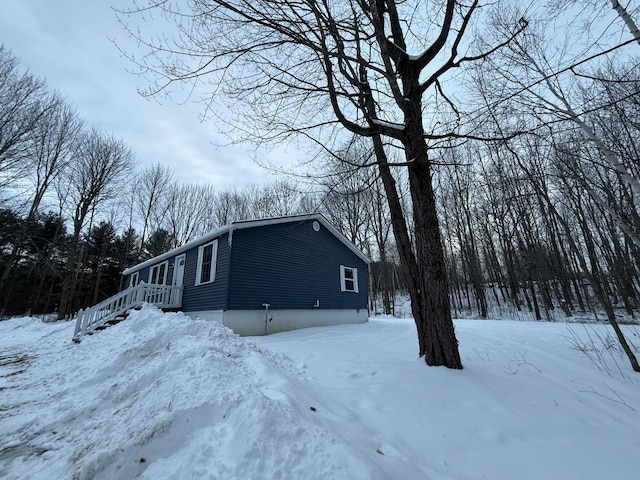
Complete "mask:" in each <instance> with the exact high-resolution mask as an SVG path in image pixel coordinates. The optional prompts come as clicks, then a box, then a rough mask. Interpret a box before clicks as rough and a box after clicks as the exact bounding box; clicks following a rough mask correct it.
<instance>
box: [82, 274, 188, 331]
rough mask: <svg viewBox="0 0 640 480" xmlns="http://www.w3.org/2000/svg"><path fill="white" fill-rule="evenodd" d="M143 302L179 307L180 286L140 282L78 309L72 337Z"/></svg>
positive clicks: (98, 325)
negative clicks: (88, 306)
mask: <svg viewBox="0 0 640 480" xmlns="http://www.w3.org/2000/svg"><path fill="white" fill-rule="evenodd" d="M143 303H150V304H152V305H155V306H156V307H158V308H180V307H181V306H182V287H176V286H172V285H149V284H146V283H144V282H140V283H139V284H138V285H136V286H135V287H132V288H129V289H127V290H123V291H122V292H120V293H117V294H116V295H114V296H113V297H110V298H107V299H106V300H104V301H102V302H100V303H98V304H97V305H94V306H93V307H90V308H87V309H86V310H80V311H79V312H78V314H77V316H76V328H75V331H74V332H73V339H74V340H79V339H80V337H81V336H83V335H85V334H87V333H89V332H91V331H93V330H95V329H96V328H98V327H100V326H102V325H104V324H105V323H107V322H109V321H111V320H113V319H115V318H116V317H117V316H118V315H121V314H123V313H125V312H127V311H128V310H131V309H132V308H135V307H139V306H141V305H142V304H143Z"/></svg>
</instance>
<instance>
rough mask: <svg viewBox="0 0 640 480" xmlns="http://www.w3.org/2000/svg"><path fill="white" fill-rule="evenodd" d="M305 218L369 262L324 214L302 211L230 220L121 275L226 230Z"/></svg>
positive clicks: (208, 239) (202, 241)
mask: <svg viewBox="0 0 640 480" xmlns="http://www.w3.org/2000/svg"><path fill="white" fill-rule="evenodd" d="M307 220H317V221H319V222H320V223H321V224H322V225H324V226H325V228H326V229H327V230H329V231H330V232H331V233H332V234H333V235H334V236H335V237H336V238H337V239H338V240H340V241H341V242H342V243H343V244H344V245H346V246H347V247H348V248H349V250H351V251H352V252H353V253H355V254H356V255H357V256H358V257H359V258H360V259H361V260H362V261H363V262H365V263H370V262H371V260H370V259H369V257H367V256H366V255H365V254H364V253H363V252H362V251H360V249H359V248H357V247H356V246H355V245H354V244H353V243H351V241H349V239H348V238H347V237H345V236H344V235H343V234H342V233H340V232H339V231H338V229H337V228H336V227H334V226H333V224H331V222H329V220H327V218H326V217H325V216H324V215H322V214H321V213H304V214H299V215H287V216H282V217H269V218H261V219H252V220H238V221H235V222H231V223H230V224H229V225H225V226H223V227H220V228H217V229H216V230H214V231H212V232H211V233H208V234H206V235H203V236H202V237H198V238H196V239H194V240H191V241H189V242H187V243H185V244H184V245H180V246H179V247H176V248H174V249H172V250H169V251H167V252H165V253H163V254H161V255H158V256H157V257H153V258H150V259H148V260H145V261H144V262H140V263H138V264H136V265H134V266H132V267H129V268H127V269H125V270H124V271H123V272H122V275H129V274H131V273H133V272H136V271H138V270H141V269H143V268H146V267H149V266H151V265H156V264H157V263H159V262H164V261H165V260H168V259H170V258H172V257H174V256H176V255H179V254H181V253H183V252H185V251H187V250H189V249H191V248H193V247H195V246H196V245H199V244H201V243H206V242H208V241H210V240H214V239H216V238H218V237H221V236H222V235H224V234H225V233H227V232H232V231H233V230H239V229H243V228H255V227H262V226H266V225H277V224H280V223H290V222H296V221H307Z"/></svg>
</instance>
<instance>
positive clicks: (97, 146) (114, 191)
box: [58, 128, 134, 318]
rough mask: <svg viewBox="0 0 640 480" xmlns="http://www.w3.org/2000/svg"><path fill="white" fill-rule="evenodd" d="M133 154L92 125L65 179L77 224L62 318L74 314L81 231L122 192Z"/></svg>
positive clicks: (61, 310) (66, 275)
mask: <svg viewBox="0 0 640 480" xmlns="http://www.w3.org/2000/svg"><path fill="white" fill-rule="evenodd" d="M133 162H134V157H133V153H132V152H131V150H130V149H129V147H127V146H126V145H125V144H124V143H123V142H122V140H119V139H117V138H115V137H114V136H112V135H108V134H105V133H103V132H101V131H99V130H98V129H96V128H92V129H91V130H90V131H88V132H87V133H85V134H84V135H83V137H82V138H81V140H80V142H79V144H78V146H77V147H76V149H75V151H74V155H73V158H72V161H71V162H70V164H69V166H68V168H67V169H66V170H65V174H64V178H63V179H62V180H61V181H62V182H63V183H64V184H66V186H67V188H68V190H67V191H66V206H67V208H68V209H70V212H69V213H70V217H71V221H72V225H73V232H72V235H71V240H70V241H71V245H70V248H69V256H68V258H67V268H66V272H65V276H64V282H63V286H62V293H61V296H60V304H59V305H58V318H64V316H65V315H67V314H68V313H70V309H71V305H70V301H71V299H72V295H73V292H74V290H75V288H76V285H77V282H78V275H79V267H80V264H81V260H82V256H83V253H82V252H80V251H78V250H79V247H80V234H81V232H82V229H83V228H84V227H85V226H86V221H87V219H88V217H89V215H90V214H91V215H93V214H95V213H96V212H98V213H99V209H100V208H101V207H102V206H103V205H104V203H105V202H106V201H108V200H110V199H113V198H114V197H116V196H117V195H118V194H120V193H121V191H122V188H123V184H124V180H125V179H126V178H127V177H126V176H127V174H128V173H129V172H130V171H131V169H132V168H133Z"/></svg>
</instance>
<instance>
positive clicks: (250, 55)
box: [121, 0, 524, 368]
mask: <svg viewBox="0 0 640 480" xmlns="http://www.w3.org/2000/svg"><path fill="white" fill-rule="evenodd" d="M478 5H479V2H478V1H477V0H476V1H472V2H470V3H469V4H462V3H460V2H458V1H455V0H448V1H446V2H440V1H429V2H415V1H409V2H405V1H395V0H371V1H366V2H364V1H358V0H351V1H344V2H323V1H309V2H295V1H291V0H269V1H267V0H210V1H199V2H193V3H189V4H188V5H187V6H184V7H183V6H182V5H176V4H173V3H169V2H155V1H153V2H149V3H148V6H147V7H144V8H141V9H139V10H137V12H128V13H129V14H130V15H133V14H135V13H139V14H145V13H147V12H149V11H151V12H153V11H154V10H156V11H157V10H160V11H161V12H159V13H160V14H161V15H162V16H164V18H170V19H172V20H175V25H176V27H177V30H178V35H177V36H176V38H171V39H169V40H167V42H166V43H165V41H164V40H163V39H159V40H158V41H146V40H145V39H144V38H140V36H139V35H137V36H138V38H139V40H140V42H142V43H143V44H145V45H146V46H147V47H149V48H150V50H151V51H152V53H153V54H155V55H146V54H145V55H144V56H143V57H142V58H143V60H142V61H141V62H139V64H140V66H141V68H142V73H146V74H153V75H155V74H158V75H159V77H160V78H159V80H158V83H156V84H154V85H153V86H152V88H151V89H150V91H149V92H147V93H150V94H154V93H158V92H160V91H163V90H165V91H166V90H167V89H168V88H169V87H170V85H171V83H172V82H174V81H185V82H190V81H192V82H194V83H196V84H197V83H198V81H199V79H200V78H203V77H206V80H207V81H208V82H213V83H214V84H215V85H216V87H215V89H214V91H213V92H212V93H211V95H210V96H207V98H206V101H207V102H208V105H209V107H211V108H212V110H213V106H215V104H216V102H217V101H219V100H220V99H227V100H231V102H230V103H231V104H230V108H232V109H233V111H234V114H235V118H237V119H243V120H246V122H244V124H243V125H241V126H240V128H242V130H241V131H245V132H246V131H250V132H251V135H252V136H253V137H254V138H255V139H257V141H272V140H278V139H281V138H283V137H288V136H291V135H302V136H304V137H306V138H308V139H310V140H311V141H314V142H317V144H318V145H321V146H323V147H325V148H327V149H329V150H331V148H332V145H331V143H332V141H333V140H339V137H340V135H339V134H340V132H342V131H344V130H345V129H346V130H348V131H350V132H351V133H353V134H355V135H358V136H364V137H369V138H372V139H374V140H375V141H376V142H378V147H376V149H375V153H376V158H377V164H378V167H379V168H380V174H381V176H382V177H386V178H387V182H386V183H385V190H386V193H387V197H388V198H389V195H390V191H389V189H388V187H391V186H392V183H393V178H392V176H391V175H390V170H389V168H388V163H387V162H388V160H387V156H386V154H385V152H384V144H383V137H384V138H385V139H393V140H394V141H395V142H397V143H398V144H399V145H400V146H401V148H402V150H403V151H404V162H403V163H402V166H404V167H406V169H407V172H408V178H409V184H410V192H411V198H412V202H413V227H414V237H415V245H414V246H412V245H411V244H410V243H408V242H407V241H406V240H408V238H409V235H408V232H407V230H406V222H405V219H404V217H403V216H402V212H401V211H400V210H399V209H398V207H399V204H398V203H397V202H396V201H395V200H389V205H390V211H391V215H392V222H393V226H394V228H393V230H394V235H395V236H396V243H397V244H398V245H399V249H400V251H401V259H402V262H403V264H404V266H405V269H406V271H407V272H408V278H409V281H408V283H409V285H410V295H411V298H412V310H413V315H414V319H415V322H416V327H417V331H418V343H419V355H420V356H424V358H425V361H426V362H427V363H428V364H429V365H446V366H448V367H450V368H462V363H461V361H460V356H459V353H458V346H457V340H456V337H455V333H454V327H453V322H452V319H451V312H450V306H449V295H448V290H449V288H448V283H447V278H446V268H445V264H444V255H443V248H442V242H441V238H440V231H439V224H438V217H437V213H436V202H435V198H434V192H433V187H432V173H433V155H432V150H433V148H434V147H435V146H436V145H437V144H438V141H439V140H441V139H443V138H448V137H449V136H450V135H451V134H452V133H454V131H455V130H456V129H457V125H453V126H452V125H446V126H444V127H443V128H442V130H439V128H438V127H437V123H436V121H435V119H434V121H433V123H431V124H429V125H427V124H425V121H424V116H423V113H424V108H425V106H426V104H427V100H426V98H427V95H430V97H429V98H430V99H433V100H434V101H435V99H436V97H437V98H438V101H439V102H441V103H443V104H446V103H447V101H448V97H446V96H444V95H443V91H442V88H441V86H442V85H441V83H440V82H441V80H442V79H443V78H445V76H446V75H447V74H448V73H450V72H451V71H452V70H455V69H457V68H458V67H460V66H461V65H463V64H465V63H468V62H471V61H475V60H478V59H480V58H482V57H483V55H482V54H481V55H474V56H465V55H464V54H460V52H461V51H462V50H463V49H462V42H463V39H464V38H465V34H466V32H467V30H468V28H469V26H470V22H471V20H472V18H474V16H475V14H476V13H477V9H478ZM125 15H126V14H125V13H124V12H123V13H122V15H121V19H122V23H123V24H126V21H128V20H125ZM522 28H524V25H522ZM129 31H130V32H131V33H132V34H133V35H136V33H137V30H135V29H133V28H131V29H129ZM506 41H508V38H506V39H505V40H504V42H506ZM504 42H503V43H504ZM499 46H500V44H497V45H495V46H494V47H493V48H491V49H489V50H488V52H490V51H491V50H493V49H495V48H498V47H499ZM466 48H467V47H466V46H465V47H464V50H466ZM156 79H157V77H156ZM220 93H224V94H225V95H224V96H219V94H220ZM243 107H244V108H247V110H248V111H250V114H246V115H244V114H242V113H244V112H241V110H240V109H242V108H243ZM212 110H209V112H211V111H212ZM237 123H240V122H237ZM256 133H258V135H257V137H256V136H255V135H256Z"/></svg>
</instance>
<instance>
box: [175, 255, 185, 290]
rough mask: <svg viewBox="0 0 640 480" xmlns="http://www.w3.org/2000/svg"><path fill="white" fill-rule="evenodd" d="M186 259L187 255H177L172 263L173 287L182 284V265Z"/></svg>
mask: <svg viewBox="0 0 640 480" xmlns="http://www.w3.org/2000/svg"><path fill="white" fill-rule="evenodd" d="M186 258H187V254H186V253H183V254H182V255H178V256H177V257H176V259H175V262H174V267H173V285H174V286H176V287H181V286H182V284H183V282H184V263H185V260H186Z"/></svg>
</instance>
